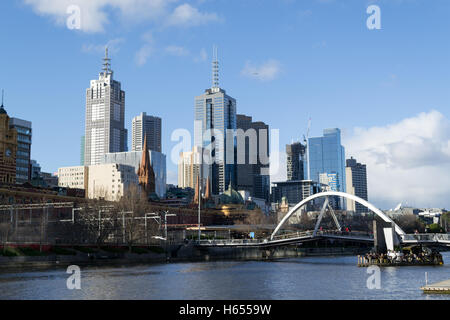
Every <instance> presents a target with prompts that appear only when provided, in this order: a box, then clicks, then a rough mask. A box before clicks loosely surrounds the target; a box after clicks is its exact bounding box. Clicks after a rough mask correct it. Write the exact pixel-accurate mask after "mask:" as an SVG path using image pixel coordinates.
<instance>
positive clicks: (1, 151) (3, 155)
mask: <svg viewBox="0 0 450 320" xmlns="http://www.w3.org/2000/svg"><path fill="white" fill-rule="evenodd" d="M16 155H17V131H16V129H14V128H11V127H10V125H9V116H8V113H7V112H6V110H5V108H4V107H3V103H2V105H1V107H0V183H11V184H14V183H16Z"/></svg>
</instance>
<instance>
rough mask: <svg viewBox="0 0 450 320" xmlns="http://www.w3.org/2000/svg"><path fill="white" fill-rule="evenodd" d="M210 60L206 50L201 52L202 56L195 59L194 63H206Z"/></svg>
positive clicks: (203, 49)
mask: <svg viewBox="0 0 450 320" xmlns="http://www.w3.org/2000/svg"><path fill="white" fill-rule="evenodd" d="M207 59H208V54H207V53H206V50H205V48H202V50H200V54H199V55H198V56H197V57H195V58H194V62H205V61H206V60H207Z"/></svg>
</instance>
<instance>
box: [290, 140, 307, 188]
mask: <svg viewBox="0 0 450 320" xmlns="http://www.w3.org/2000/svg"><path fill="white" fill-rule="evenodd" d="M305 153H306V147H305V146H304V145H303V144H301V143H300V142H296V143H292V144H288V145H286V164H287V180H288V181H292V180H304V179H306V177H305V174H304V164H305Z"/></svg>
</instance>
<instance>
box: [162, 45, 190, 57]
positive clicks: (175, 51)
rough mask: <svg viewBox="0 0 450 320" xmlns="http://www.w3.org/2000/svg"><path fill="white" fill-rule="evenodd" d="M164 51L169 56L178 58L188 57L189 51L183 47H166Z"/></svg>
mask: <svg viewBox="0 0 450 320" xmlns="http://www.w3.org/2000/svg"><path fill="white" fill-rule="evenodd" d="M165 51H166V52H167V53H168V54H170V55H173V56H178V57H182V56H187V55H189V50H188V49H186V48H185V47H180V46H174V45H172V46H168V47H167V48H166V50H165Z"/></svg>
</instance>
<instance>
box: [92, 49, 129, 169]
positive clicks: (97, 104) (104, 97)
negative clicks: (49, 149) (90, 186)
mask: <svg viewBox="0 0 450 320" xmlns="http://www.w3.org/2000/svg"><path fill="white" fill-rule="evenodd" d="M103 61H104V63H103V72H100V75H99V78H98V80H92V81H91V86H90V88H89V89H87V90H86V133H85V152H84V159H85V160H84V165H86V166H89V165H95V164H99V163H101V160H102V158H103V155H104V154H105V153H111V152H123V151H127V130H126V129H125V92H124V91H123V90H121V84H120V82H118V81H116V80H114V79H113V71H112V70H111V64H110V61H111V59H109V58H108V48H106V52H105V58H104V59H103Z"/></svg>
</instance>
